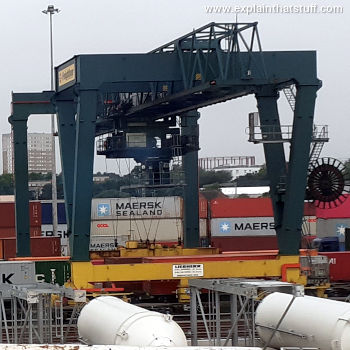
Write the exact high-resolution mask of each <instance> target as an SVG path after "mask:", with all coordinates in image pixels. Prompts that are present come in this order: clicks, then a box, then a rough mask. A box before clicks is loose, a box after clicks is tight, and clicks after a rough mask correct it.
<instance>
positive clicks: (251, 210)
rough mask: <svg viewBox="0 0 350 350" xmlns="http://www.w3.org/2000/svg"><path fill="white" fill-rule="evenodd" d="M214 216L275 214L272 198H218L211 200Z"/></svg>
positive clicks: (231, 216)
mask: <svg viewBox="0 0 350 350" xmlns="http://www.w3.org/2000/svg"><path fill="white" fill-rule="evenodd" d="M210 212H211V217H212V218H241V217H258V216H259V217H267V216H273V209H272V203H271V199H270V198H234V199H230V198H216V199H213V200H212V201H210Z"/></svg>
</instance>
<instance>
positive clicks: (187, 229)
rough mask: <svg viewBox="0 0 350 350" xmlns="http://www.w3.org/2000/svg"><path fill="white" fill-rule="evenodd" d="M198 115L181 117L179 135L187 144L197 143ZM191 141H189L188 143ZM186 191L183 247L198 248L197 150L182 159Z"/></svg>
mask: <svg viewBox="0 0 350 350" xmlns="http://www.w3.org/2000/svg"><path fill="white" fill-rule="evenodd" d="M198 119H199V113H198V112H197V111H191V112H188V113H186V114H185V115H182V116H181V135H182V136H186V137H187V142H186V143H187V144H189V143H193V142H192V141H194V143H195V144H196V143H198V137H199V127H198V123H197V122H198ZM190 140H191V141H190ZM182 162H183V169H184V175H185V183H186V190H185V191H184V192H185V193H184V247H185V248H195V247H198V246H199V204H198V196H199V189H198V186H199V185H198V149H195V150H193V151H190V152H187V153H186V154H185V155H184V156H183V157H182Z"/></svg>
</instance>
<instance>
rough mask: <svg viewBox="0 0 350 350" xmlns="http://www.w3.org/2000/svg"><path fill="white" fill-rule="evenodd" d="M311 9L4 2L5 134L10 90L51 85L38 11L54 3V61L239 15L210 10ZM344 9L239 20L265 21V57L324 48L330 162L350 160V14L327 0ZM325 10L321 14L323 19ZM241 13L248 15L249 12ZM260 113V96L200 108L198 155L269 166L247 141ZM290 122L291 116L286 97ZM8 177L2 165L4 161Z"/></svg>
mask: <svg viewBox="0 0 350 350" xmlns="http://www.w3.org/2000/svg"><path fill="white" fill-rule="evenodd" d="M315 3H317V2H316V1H315V0H314V1H306V0H305V1H282V0H280V1H277V0H276V1H271V0H266V1H265V2H259V1H256V2H254V1H250V0H243V1H222V0H196V1H195V0H191V1H189V0H186V1H182V0H177V1H170V0H159V1H156V0H148V1H141V0H140V1H131V0H128V1H121V0H118V1H117V0H95V1H92V0H69V1H68V0H56V1H55V2H52V3H51V2H47V1H42V0H1V5H0V6H1V11H0V33H1V46H2V50H1V57H0V60H1V65H0V67H1V68H0V71H1V80H0V115H1V118H0V132H1V133H8V132H10V125H9V124H8V121H7V118H8V116H9V114H10V101H11V91H15V92H37V91H42V90H48V89H49V87H50V68H49V64H50V60H49V18H48V16H46V15H44V14H43V13H42V12H41V11H42V10H43V9H46V8H47V5H49V4H53V5H55V6H56V7H58V8H59V9H60V10H61V12H60V13H59V14H56V15H55V16H54V63H55V65H59V64H60V63H62V62H64V61H66V60H67V59H69V58H70V57H72V56H73V55H76V54H88V53H142V52H148V51H149V50H151V49H153V48H155V47H158V46H160V45H162V44H164V43H166V42H168V41H171V40H172V39H175V38H177V37H179V36H181V35H183V34H185V33H188V32H189V31H191V30H192V29H193V28H198V27H200V26H202V25H204V24H207V23H208V22H212V21H215V22H234V21H235V19H236V17H235V14H234V13H226V14H213V13H207V11H206V6H211V5H214V6H215V5H227V6H239V5H241V6H247V5H254V4H256V5H257V4H259V5H261V4H266V5H290V6H292V5H295V6H310V5H313V4H315ZM318 3H319V7H320V6H321V4H322V5H332V6H342V7H343V13H342V14H334V13H333V14H330V13H328V14H322V13H312V14H295V13H294V14H286V13H284V14H261V13H260V14H259V13H252V14H249V15H248V14H247V13H243V14H239V15H238V22H254V21H258V22H259V26H258V28H259V33H260V38H261V41H262V46H263V49H264V50H276V51H278V50H317V57H318V77H319V78H320V79H321V80H322V81H323V87H322V89H321V90H319V93H318V98H317V103H316V114H315V123H316V124H328V125H329V130H330V142H329V143H328V144H326V146H325V147H324V150H323V153H322V155H323V156H332V157H336V158H339V159H341V160H344V159H347V158H349V157H350V150H349V143H350V142H349V139H350V138H349V134H350V120H349V119H350V118H349V117H350V116H349V96H348V94H349V80H350V64H349V62H350V48H349V34H350V7H349V5H348V4H347V2H346V1H336V0H328V1H327V0H322V1H319V2H318ZM319 7H318V9H317V11H321V9H320V8H319ZM243 11H244V9H243ZM255 110H256V101H255V98H254V97H245V98H241V99H238V100H233V101H230V102H226V103H222V104H218V105H214V106H211V107H207V108H203V109H201V110H200V112H201V118H200V122H199V124H200V145H201V151H200V156H201V157H206V156H223V155H226V156H228V155H240V156H242V155H254V156H256V158H257V162H258V163H264V157H263V152H262V145H253V144H250V143H248V141H247V138H248V137H247V134H246V131H245V129H246V127H247V124H248V113H249V112H252V111H255ZM280 114H281V119H282V122H283V123H284V124H291V116H292V114H291V111H290V108H289V106H288V105H287V103H286V101H285V98H284V96H282V95H281V98H280ZM49 119H50V118H49V116H32V117H31V119H30V123H29V131H30V132H49V130H50V123H49ZM97 158H99V159H96V161H95V171H98V170H99V171H106V170H107V171H116V161H115V160H108V161H107V162H106V161H105V160H104V159H103V158H102V157H97ZM1 169H2V161H1Z"/></svg>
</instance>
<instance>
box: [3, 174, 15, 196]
mask: <svg viewBox="0 0 350 350" xmlns="http://www.w3.org/2000/svg"><path fill="white" fill-rule="evenodd" d="M0 194H3V195H9V194H10V195H11V194H14V187H13V175H12V174H3V175H0Z"/></svg>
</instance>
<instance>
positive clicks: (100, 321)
mask: <svg viewBox="0 0 350 350" xmlns="http://www.w3.org/2000/svg"><path fill="white" fill-rule="evenodd" d="M78 332H79V336H80V337H81V338H82V339H83V340H84V341H85V342H86V343H87V344H89V345H98V344H106V345H127V346H186V345H187V342H186V337H185V334H184V333H183V331H182V329H181V328H180V327H179V325H178V324H177V323H176V322H174V321H173V320H172V317H171V315H164V314H160V313H158V312H154V311H148V310H145V309H143V308H140V307H138V306H135V305H131V304H129V303H126V302H124V301H122V300H120V299H118V298H115V297H110V296H102V297H99V298H96V299H93V300H92V301H90V302H89V303H88V304H87V305H86V306H84V308H83V309H82V310H81V312H80V315H79V318H78Z"/></svg>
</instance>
